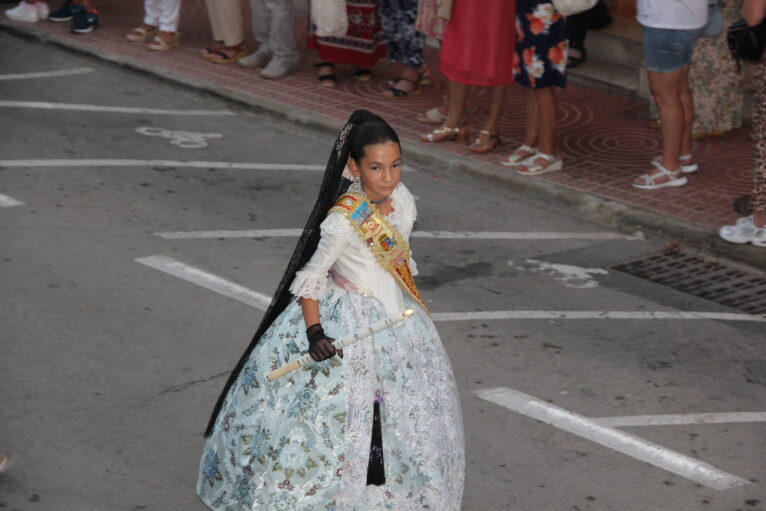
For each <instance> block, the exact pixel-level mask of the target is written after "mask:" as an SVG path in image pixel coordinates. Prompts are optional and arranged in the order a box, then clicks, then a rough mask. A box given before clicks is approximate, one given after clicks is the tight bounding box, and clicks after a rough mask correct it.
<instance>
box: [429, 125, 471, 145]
mask: <svg viewBox="0 0 766 511" xmlns="http://www.w3.org/2000/svg"><path fill="white" fill-rule="evenodd" d="M420 140H422V141H423V142H433V143H439V142H446V141H447V140H456V141H458V142H465V141H466V140H468V129H467V128H459V127H457V126H456V127H454V128H450V127H449V126H447V125H446V124H445V125H443V126H442V127H441V128H437V129H435V130H432V131H429V132H428V133H424V134H422V135H420Z"/></svg>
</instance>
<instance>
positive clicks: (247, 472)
mask: <svg viewBox="0 0 766 511" xmlns="http://www.w3.org/2000/svg"><path fill="white" fill-rule="evenodd" d="M405 301H406V302H407V307H410V308H412V309H415V314H414V315H413V316H412V317H410V318H408V319H407V320H405V321H404V323H402V324H401V325H399V326H397V327H394V328H392V329H388V330H384V331H382V332H379V333H378V334H375V336H374V337H372V338H367V339H363V340H361V341H359V342H358V343H356V344H354V345H352V346H349V347H348V348H346V349H345V350H344V358H343V359H342V360H341V359H339V358H338V357H333V358H332V359H330V360H327V361H324V362H321V363H313V364H311V365H309V366H307V367H305V368H302V369H300V370H298V371H295V372H293V373H290V374H289V375H288V376H284V377H282V378H280V379H278V380H276V381H274V382H267V381H266V378H265V376H266V374H267V373H268V372H270V371H271V370H273V369H275V368H277V367H279V366H281V365H283V364H285V363H287V362H289V361H291V360H294V359H296V358H298V357H299V356H300V355H301V354H302V353H303V352H305V351H306V350H308V341H307V340H306V334H305V324H304V321H303V315H302V313H301V308H300V305H299V303H298V301H297V300H294V301H293V302H292V303H291V304H290V305H289V306H288V307H287V309H286V310H285V311H284V312H283V313H282V314H281V315H280V316H279V318H278V319H277V320H276V321H275V322H274V324H273V325H272V326H271V327H270V328H269V330H268V331H267V332H266V334H265V335H264V336H263V338H262V339H261V342H260V343H259V345H258V346H257V347H256V348H255V350H254V351H253V353H252V355H251V356H250V360H249V361H248V363H247V364H246V366H245V367H244V368H243V370H242V372H241V373H240V376H239V379H238V380H237V382H236V383H235V384H234V386H233V387H232V388H231V391H230V392H229V395H228V396H227V398H226V401H225V403H224V406H223V408H222V409H221V413H220V415H219V417H218V420H217V423H216V425H215V429H214V431H213V434H212V435H211V437H210V438H208V439H207V441H206V443H205V448H204V452H203V455H202V462H201V467H200V474H199V480H198V484H197V492H198V494H199V496H200V498H201V499H202V501H203V502H204V503H205V504H206V505H207V506H208V507H210V508H211V509H213V510H215V511H244V510H264V511H320V510H336V511H376V510H396V511H409V510H423V509H430V510H433V511H458V510H459V509H460V502H461V499H462V495H463V479H464V473H465V462H464V442H463V423H462V416H461V411H460V401H459V397H458V394H457V389H456V385H455V379H454V376H453V374H452V369H451V367H450V363H449V359H448V358H447V355H446V353H445V352H444V348H443V347H442V344H441V340H440V339H439V335H438V333H437V331H436V328H435V327H434V325H433V323H432V322H431V320H430V318H429V317H428V315H427V314H426V313H425V312H424V311H423V310H422V309H421V308H420V307H419V306H418V305H417V304H415V303H414V301H412V300H411V299H409V298H408V297H405ZM320 314H321V316H322V325H323V326H324V329H325V332H326V333H327V335H329V336H331V337H334V338H340V337H342V336H344V335H347V334H350V333H353V332H355V331H357V330H358V329H360V328H364V327H366V326H368V325H369V324H371V323H373V322H375V321H377V320H379V319H381V318H383V317H385V316H386V313H385V312H384V309H383V305H382V304H381V303H380V301H378V300H377V299H376V298H373V297H364V296H361V295H359V294H356V293H346V294H344V295H343V296H342V297H341V298H339V299H334V297H333V291H329V292H328V294H327V295H326V296H325V298H324V299H323V300H322V301H321V302H320ZM376 394H378V395H380V396H381V397H382V400H383V402H382V403H381V405H380V412H381V418H380V420H381V429H382V439H383V441H382V444H383V453H384V454H383V458H384V464H385V479H386V482H385V484H384V485H382V486H368V485H367V467H368V463H369V457H370V438H371V431H372V419H373V402H374V400H375V398H376Z"/></svg>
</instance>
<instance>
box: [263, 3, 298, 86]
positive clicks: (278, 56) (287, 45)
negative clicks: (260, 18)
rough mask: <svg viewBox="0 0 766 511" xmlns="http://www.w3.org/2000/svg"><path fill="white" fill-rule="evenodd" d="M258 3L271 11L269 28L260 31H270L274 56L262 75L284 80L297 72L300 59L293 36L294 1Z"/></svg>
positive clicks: (269, 38) (269, 46)
mask: <svg viewBox="0 0 766 511" xmlns="http://www.w3.org/2000/svg"><path fill="white" fill-rule="evenodd" d="M257 1H258V2H263V4H264V5H265V7H266V9H268V10H269V11H270V16H269V26H268V27H265V26H263V27H260V28H259V30H263V31H266V30H267V29H268V48H269V50H270V51H271V52H272V54H273V57H272V59H271V61H270V62H269V63H268V65H267V66H266V67H265V68H263V71H261V73H260V75H261V77H262V78H267V79H277V78H282V77H284V76H287V75H289V74H290V73H292V72H293V71H294V70H295V66H296V64H297V63H298V59H299V57H300V55H299V54H298V51H297V50H296V49H295V36H294V34H293V25H294V23H295V9H294V6H293V0H257ZM251 2H253V3H255V2H256V0H251ZM253 16H255V14H254V15H253ZM259 23H260V22H259Z"/></svg>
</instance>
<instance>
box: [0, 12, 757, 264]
mask: <svg viewBox="0 0 766 511" xmlns="http://www.w3.org/2000/svg"><path fill="white" fill-rule="evenodd" d="M0 30H3V31H4V32H7V33H11V34H14V35H18V36H21V37H25V38H33V39H37V40H41V41H44V42H47V43H51V44H54V45H56V46H59V47H62V48H65V49H68V50H72V51H75V52H78V53H82V54H86V55H90V56H93V57H97V58H99V59H100V60H103V61H106V62H111V63H113V64H118V65H120V66H123V67H127V68H130V69H133V70H136V71H140V72H142V73H146V74H150V75H153V76H156V77H160V78H162V79H165V80H168V81H171V82H173V83H175V84H179V85H182V86H185V87H189V88H192V89H195V90H201V91H205V92H208V93H211V94H214V95H216V96H219V97H221V98H224V99H228V100H231V101H234V102H237V103H240V104H244V105H247V106H249V107H253V108H255V110H256V111H260V112H263V113H267V114H271V115H276V116H278V117H281V118H283V119H285V120H287V121H291V122H296V123H300V124H303V125H305V126H308V127H313V128H317V129H319V130H322V131H325V132H329V133H332V134H333V135H335V133H336V132H337V131H338V129H340V128H341V127H342V125H343V123H342V122H341V121H338V120H336V119H332V118H330V117H327V116H324V115H321V114H317V113H314V112H311V111H309V110H304V109H300V108H295V107H292V106H289V105H285V104H283V103H279V102H275V101H271V100H267V99H264V98H261V97H258V96H253V95H251V94H247V93H244V92H241V91H238V90H235V89H232V88H229V87H224V86H221V85H218V84H215V83H213V82H210V81H207V80H202V79H199V78H194V77H190V76H187V75H184V74H182V73H177V72H174V71H169V70H167V69H163V68H162V67H159V66H155V65H153V64H149V63H146V62H141V61H139V60H136V59H133V58H130V57H124V56H122V55H119V54H116V53H112V52H108V51H104V50H100V49H98V48H94V47H92V46H89V45H86V44H83V43H80V42H78V41H76V40H72V39H70V38H66V37H61V36H58V35H56V34H50V33H47V32H39V31H36V30H34V28H32V27H27V26H23V25H18V24H15V23H12V22H10V21H7V20H4V19H0ZM402 145H403V146H404V148H405V149H406V151H407V155H408V160H410V161H412V162H413V163H414V164H415V165H414V166H416V167H424V168H429V167H430V168H438V169H439V173H440V174H441V175H445V176H450V175H453V176H461V177H463V178H465V177H469V178H472V179H478V180H480V181H481V182H483V183H484V184H486V185H488V186H497V185H498V184H501V185H503V186H506V187H508V188H510V189H512V190H513V191H514V192H515V193H517V194H519V195H521V196H523V198H524V199H530V200H533V201H536V202H545V203H546V204H547V205H548V206H551V207H554V208H556V209H564V210H565V211H568V212H573V213H576V214H578V215H580V216H583V217H585V218H587V219H590V220H595V221H598V222H601V223H605V224H607V225H609V226H610V227H613V228H615V229H618V230H621V231H623V232H626V233H634V232H635V231H636V230H640V229H644V230H647V231H651V232H652V233H654V234H657V235H659V236H665V237H670V238H675V239H677V240H678V241H681V242H682V243H684V244H686V245H688V246H690V247H692V248H694V249H696V250H700V251H702V252H705V253H708V254H710V255H715V256H721V257H725V258H729V259H734V260H737V261H740V262H744V263H747V264H749V265H751V266H754V267H755V268H757V269H759V270H762V271H766V254H765V253H764V250H763V249H760V248H757V247H752V246H749V245H732V244H730V243H727V242H725V241H723V240H722V239H721V238H719V237H718V235H717V233H716V232H714V231H711V230H709V229H707V228H705V227H703V226H699V225H696V224H693V223H691V222H685V221H683V220H681V219H677V218H674V217H671V216H668V215H665V214H663V213H659V212H656V211H652V210H650V209H647V208H643V207H641V206H634V205H630V204H625V203H622V202H619V201H615V200H612V199H607V198H604V197H599V196H597V195H593V194H590V193H587V192H581V191H577V190H572V189H570V188H566V187H563V186H561V185H557V184H555V183H551V182H548V181H542V180H538V179H534V178H529V177H524V176H519V175H517V174H515V173H512V172H508V171H507V170H504V169H501V168H498V167H496V166H493V165H490V164H487V163H483V162H478V161H474V160H471V159H470V158H467V157H464V156H460V155H453V154H447V153H444V152H443V151H440V150H438V149H435V148H434V147H432V146H424V145H422V144H419V143H415V142H411V141H403V142H402Z"/></svg>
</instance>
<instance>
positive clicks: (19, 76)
mask: <svg viewBox="0 0 766 511" xmlns="http://www.w3.org/2000/svg"><path fill="white" fill-rule="evenodd" d="M94 71H95V69H93V68H90V67H75V68H72V69H62V70H60V71H39V72H36V73H8V74H0V80H28V79H30V78H56V77H58V76H69V75H81V74H84V73H92V72H94Z"/></svg>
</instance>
